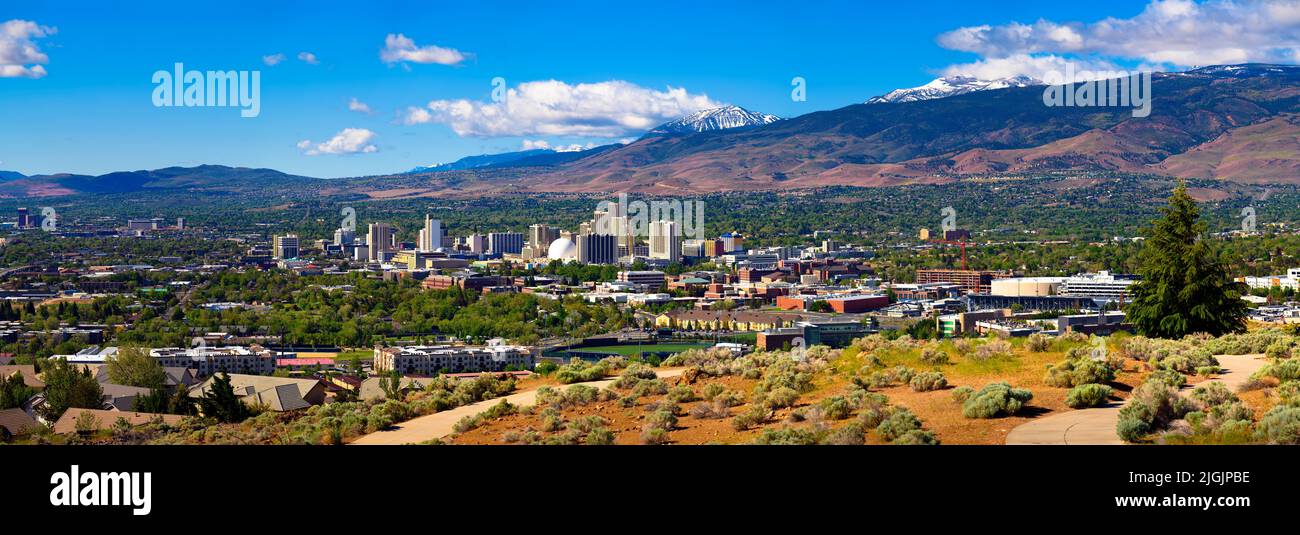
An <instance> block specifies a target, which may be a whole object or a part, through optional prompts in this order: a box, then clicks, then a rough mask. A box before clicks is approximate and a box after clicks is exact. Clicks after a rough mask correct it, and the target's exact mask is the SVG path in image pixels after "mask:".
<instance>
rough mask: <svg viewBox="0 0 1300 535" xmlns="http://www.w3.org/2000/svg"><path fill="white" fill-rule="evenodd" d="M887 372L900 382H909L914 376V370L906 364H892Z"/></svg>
mask: <svg viewBox="0 0 1300 535" xmlns="http://www.w3.org/2000/svg"><path fill="white" fill-rule="evenodd" d="M889 373H890V375H891V376H893V378H894V380H895V381H898V382H900V383H907V382H910V381H911V380H912V377H914V376H916V370H913V369H911V368H908V367H907V366H894V367H893V368H891V369H890V370H889Z"/></svg>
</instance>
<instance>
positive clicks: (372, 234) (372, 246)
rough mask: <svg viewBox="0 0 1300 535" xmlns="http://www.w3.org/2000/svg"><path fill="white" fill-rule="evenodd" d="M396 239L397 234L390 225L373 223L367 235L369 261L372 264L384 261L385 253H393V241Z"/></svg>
mask: <svg viewBox="0 0 1300 535" xmlns="http://www.w3.org/2000/svg"><path fill="white" fill-rule="evenodd" d="M396 237H397V234H396V233H395V232H393V227H392V226H390V225H389V224H388V223H371V224H370V228H369V231H368V232H367V233H366V245H367V246H368V250H367V252H368V255H367V259H368V260H370V261H371V262H380V261H383V259H384V253H389V252H392V251H393V243H394V242H393V239H394V238H396Z"/></svg>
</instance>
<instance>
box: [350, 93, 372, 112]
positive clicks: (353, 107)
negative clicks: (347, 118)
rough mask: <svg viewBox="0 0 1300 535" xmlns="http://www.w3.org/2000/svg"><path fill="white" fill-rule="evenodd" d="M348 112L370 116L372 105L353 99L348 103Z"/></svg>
mask: <svg viewBox="0 0 1300 535" xmlns="http://www.w3.org/2000/svg"><path fill="white" fill-rule="evenodd" d="M348 111H355V112H361V113H365V114H369V113H370V105H369V104H366V103H365V102H361V101H360V100H357V97H352V100H350V101H348Z"/></svg>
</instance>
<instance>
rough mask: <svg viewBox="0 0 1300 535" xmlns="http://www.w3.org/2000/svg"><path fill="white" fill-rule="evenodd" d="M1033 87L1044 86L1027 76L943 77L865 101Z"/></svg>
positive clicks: (902, 100)
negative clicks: (982, 78)
mask: <svg viewBox="0 0 1300 535" xmlns="http://www.w3.org/2000/svg"><path fill="white" fill-rule="evenodd" d="M1035 85H1045V84H1044V83H1043V82H1042V81H1039V80H1036V79H1034V78H1030V77H1028V76H1013V77H1010V78H997V79H994V80H981V79H979V78H975V77H973V76H945V77H943V78H938V79H935V80H934V81H932V82H930V83H928V84H925V85H923V86H920V87H913V88H911V89H895V90H893V91H890V92H888V93H885V94H884V95H881V96H878V97H872V98H871V99H868V100H867V104H883V103H896V102H916V101H918V100H934V99H937V98H947V97H955V96H957V95H965V94H966V93H974V92H976V91H990V90H993V89H1006V88H1008V87H1030V86H1035Z"/></svg>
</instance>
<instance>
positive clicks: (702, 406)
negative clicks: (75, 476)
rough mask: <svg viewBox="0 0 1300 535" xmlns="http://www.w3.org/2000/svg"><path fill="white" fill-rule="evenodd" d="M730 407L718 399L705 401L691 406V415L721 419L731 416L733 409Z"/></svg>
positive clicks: (708, 418) (707, 418)
mask: <svg viewBox="0 0 1300 535" xmlns="http://www.w3.org/2000/svg"><path fill="white" fill-rule="evenodd" d="M729 407H730V406H729V405H727V404H726V403H724V402H722V401H720V400H716V399H715V400H713V401H704V402H700V403H696V404H695V406H694V407H691V416H694V417H696V418H700V419H704V420H714V419H719V420H720V419H722V418H726V417H728V416H731V410H730V409H729Z"/></svg>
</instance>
